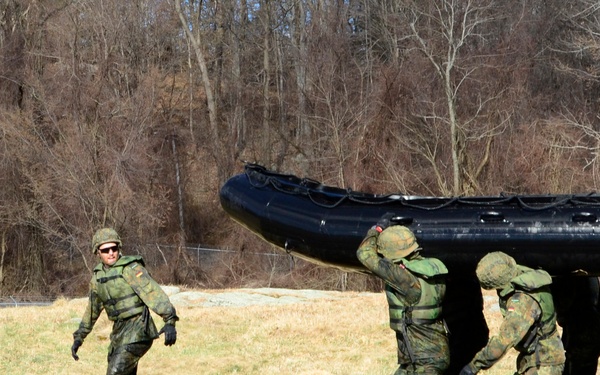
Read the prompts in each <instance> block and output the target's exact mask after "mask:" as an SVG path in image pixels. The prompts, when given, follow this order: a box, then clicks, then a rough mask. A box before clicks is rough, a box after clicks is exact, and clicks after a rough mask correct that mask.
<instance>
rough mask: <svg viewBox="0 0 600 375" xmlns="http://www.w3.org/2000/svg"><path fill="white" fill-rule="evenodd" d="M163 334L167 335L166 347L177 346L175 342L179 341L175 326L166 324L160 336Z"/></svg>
mask: <svg viewBox="0 0 600 375" xmlns="http://www.w3.org/2000/svg"><path fill="white" fill-rule="evenodd" d="M163 332H164V334H165V345H166V346H171V345H173V344H175V341H177V330H176V329H175V326H174V325H172V324H165V326H164V327H162V329H161V330H160V331H159V332H158V334H159V335H160V334H161V333H163Z"/></svg>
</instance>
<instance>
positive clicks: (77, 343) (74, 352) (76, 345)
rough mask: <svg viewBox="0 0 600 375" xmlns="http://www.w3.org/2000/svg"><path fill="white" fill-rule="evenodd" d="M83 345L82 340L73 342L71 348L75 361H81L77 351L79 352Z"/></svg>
mask: <svg viewBox="0 0 600 375" xmlns="http://www.w3.org/2000/svg"><path fill="white" fill-rule="evenodd" d="M81 344H83V342H82V341H81V340H77V339H76V340H75V341H73V346H71V355H72V356H73V359H74V360H76V361H79V356H78V355H77V351H78V350H79V347H80V346H81Z"/></svg>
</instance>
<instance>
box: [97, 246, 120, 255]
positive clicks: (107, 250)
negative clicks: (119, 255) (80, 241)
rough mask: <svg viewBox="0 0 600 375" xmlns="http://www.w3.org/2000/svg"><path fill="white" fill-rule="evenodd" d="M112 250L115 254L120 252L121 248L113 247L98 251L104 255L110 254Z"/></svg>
mask: <svg viewBox="0 0 600 375" xmlns="http://www.w3.org/2000/svg"><path fill="white" fill-rule="evenodd" d="M111 250H112V252H113V253H116V252H118V251H119V247H118V246H112V247H107V248H106V249H98V251H99V252H101V253H102V254H108V253H109V252H110V251H111Z"/></svg>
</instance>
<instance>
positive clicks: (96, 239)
mask: <svg viewBox="0 0 600 375" xmlns="http://www.w3.org/2000/svg"><path fill="white" fill-rule="evenodd" d="M109 242H114V243H116V244H117V247H118V248H119V250H121V246H122V244H121V237H119V234H118V233H117V231H116V230H114V229H113V228H102V229H98V230H97V231H96V233H94V236H93V237H92V252H93V253H94V254H96V252H97V251H98V248H99V247H100V246H102V245H103V244H105V243H109Z"/></svg>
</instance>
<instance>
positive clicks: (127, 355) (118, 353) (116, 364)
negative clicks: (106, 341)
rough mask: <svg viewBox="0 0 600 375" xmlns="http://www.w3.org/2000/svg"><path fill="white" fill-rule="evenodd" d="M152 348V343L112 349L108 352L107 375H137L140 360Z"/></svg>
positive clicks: (146, 342)
mask: <svg viewBox="0 0 600 375" xmlns="http://www.w3.org/2000/svg"><path fill="white" fill-rule="evenodd" d="M151 346H152V341H143V342H136V343H133V344H127V345H123V346H121V347H117V348H113V347H112V346H111V348H110V349H109V352H108V369H107V370H106V375H136V374H137V368H138V362H139V361H140V358H142V356H143V355H144V354H146V352H147V351H148V350H150V347H151Z"/></svg>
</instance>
